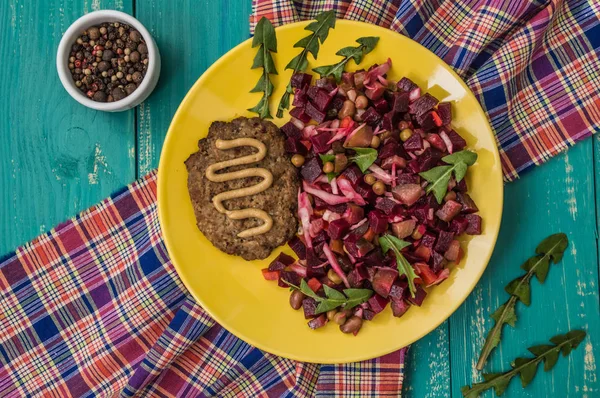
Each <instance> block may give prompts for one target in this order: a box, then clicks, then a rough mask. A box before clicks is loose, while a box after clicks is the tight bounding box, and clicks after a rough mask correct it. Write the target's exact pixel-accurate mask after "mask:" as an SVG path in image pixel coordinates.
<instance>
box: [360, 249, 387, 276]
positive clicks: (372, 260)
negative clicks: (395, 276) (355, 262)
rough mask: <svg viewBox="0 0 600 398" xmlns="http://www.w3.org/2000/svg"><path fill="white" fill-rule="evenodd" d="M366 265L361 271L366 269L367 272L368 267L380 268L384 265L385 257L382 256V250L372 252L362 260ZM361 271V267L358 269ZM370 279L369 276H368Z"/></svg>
mask: <svg viewBox="0 0 600 398" xmlns="http://www.w3.org/2000/svg"><path fill="white" fill-rule="evenodd" d="M362 260H363V261H364V264H365V265H363V267H362V268H360V269H361V271H362V270H363V269H364V270H365V272H366V266H369V267H379V266H381V265H382V264H383V255H382V254H381V250H372V251H370V252H369V254H367V255H366V256H364V257H363V258H362ZM357 269H359V267H357ZM367 277H368V276H367Z"/></svg>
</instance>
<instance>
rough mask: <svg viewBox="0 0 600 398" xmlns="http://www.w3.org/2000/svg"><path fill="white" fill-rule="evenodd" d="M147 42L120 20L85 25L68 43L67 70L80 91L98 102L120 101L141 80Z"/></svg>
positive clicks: (145, 59) (144, 67)
mask: <svg viewBox="0 0 600 398" xmlns="http://www.w3.org/2000/svg"><path fill="white" fill-rule="evenodd" d="M148 63H149V59H148V45H147V44H146V41H145V40H144V38H143V37H142V35H141V33H140V32H138V31H137V30H135V29H134V28H132V27H131V26H129V25H127V24H124V23H120V22H111V23H108V22H105V23H102V24H100V25H96V26H92V27H90V28H88V29H87V30H86V31H84V32H83V34H82V35H81V36H80V37H79V38H77V40H76V42H75V43H73V45H72V46H71V54H70V57H69V70H70V71H71V75H72V77H73V81H74V82H75V85H76V86H77V88H79V90H81V92H82V93H84V94H85V95H86V96H87V97H88V98H90V99H92V100H94V101H98V102H113V101H119V100H122V99H123V98H125V97H127V96H128V95H131V94H132V93H133V92H134V91H135V90H136V89H137V88H138V87H139V86H140V84H141V83H142V81H143V80H144V77H145V76H146V71H147V69H148Z"/></svg>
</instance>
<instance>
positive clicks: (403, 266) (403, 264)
mask: <svg viewBox="0 0 600 398" xmlns="http://www.w3.org/2000/svg"><path fill="white" fill-rule="evenodd" d="M379 245H380V246H381V250H382V251H383V254H385V253H387V252H388V251H389V250H392V251H393V252H394V255H395V256H396V266H397V267H398V274H399V275H400V276H402V275H405V276H406V279H407V280H408V289H409V290H410V295H411V297H415V292H416V291H417V288H416V286H415V278H417V274H416V273H415V270H414V268H413V267H412V265H410V263H409V262H408V260H407V259H406V258H405V257H404V256H403V255H402V253H400V250H402V249H404V248H405V247H407V246H410V245H411V244H410V243H409V242H406V241H404V240H402V239H398V238H396V237H395V236H393V235H390V234H385V235H382V236H381V237H380V238H379Z"/></svg>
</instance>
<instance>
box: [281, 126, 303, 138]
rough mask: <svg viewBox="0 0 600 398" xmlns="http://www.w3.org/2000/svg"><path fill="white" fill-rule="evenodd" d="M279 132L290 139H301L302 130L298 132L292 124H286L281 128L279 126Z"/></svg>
mask: <svg viewBox="0 0 600 398" xmlns="http://www.w3.org/2000/svg"><path fill="white" fill-rule="evenodd" d="M281 131H283V133H284V134H285V135H286V136H287V137H290V138H295V139H297V140H300V139H301V138H302V130H300V129H299V128H298V127H296V125H295V124H294V123H292V122H287V123H286V124H284V125H283V126H281Z"/></svg>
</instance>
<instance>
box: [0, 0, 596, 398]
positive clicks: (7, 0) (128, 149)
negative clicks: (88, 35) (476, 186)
mask: <svg viewBox="0 0 600 398" xmlns="http://www.w3.org/2000/svg"><path fill="white" fill-rule="evenodd" d="M97 9H119V10H122V11H125V12H127V13H130V14H132V15H134V16H136V17H137V18H138V19H140V20H141V22H142V23H143V24H145V25H146V27H147V28H148V29H149V30H150V31H151V33H152V34H153V35H154V37H155V39H156V41H157V43H158V46H159V47H160V51H161V54H162V62H163V70H162V75H161V79H160V82H159V84H158V86H157V88H156V90H155V91H154V93H153V94H152V96H151V97H150V98H149V99H148V100H147V101H146V102H145V103H143V104H142V105H141V106H139V107H138V108H137V109H135V110H131V111H128V112H123V113H118V114H109V113H102V112H96V111H92V110H89V109H87V108H84V107H82V106H80V105H79V104H77V103H76V102H75V101H74V100H72V99H71V98H70V97H69V96H68V95H67V93H66V92H65V91H64V89H63V88H62V86H61V84H60V82H59V80H58V76H57V73H56V70H55V68H54V64H55V52H56V49H57V46H58V42H59V40H60V38H61V35H62V33H63V32H64V31H65V30H66V29H67V27H68V26H69V25H70V24H71V23H72V22H73V21H74V20H75V19H77V18H78V17H79V16H81V15H82V14H83V13H86V12H89V11H92V10H97ZM250 11H251V10H250V1H249V0H219V1H217V0H179V1H173V0H68V1H67V0H38V1H36V0H4V1H3V2H2V3H1V4H0V51H1V57H0V87H1V92H2V93H1V95H0V253H5V252H8V251H10V250H13V249H14V248H15V247H17V246H18V245H20V244H23V243H25V242H26V241H28V240H30V239H32V238H33V237H35V236H36V235H38V234H39V233H42V232H45V231H47V230H49V229H50V228H52V227H53V226H54V225H55V224H57V223H59V222H61V221H63V220H65V219H66V218H68V217H71V216H73V215H75V214H76V213H78V212H79V211H81V210H83V209H85V208H87V207H88V206H90V205H92V204H94V203H96V202H98V201H100V200H101V199H103V198H104V197H106V196H108V195H109V194H111V193H112V192H113V191H115V190H116V189H118V188H120V187H122V186H123V185H125V184H127V183H130V182H132V181H133V180H135V179H136V178H138V177H140V176H143V175H144V174H146V173H148V172H149V171H150V170H152V169H154V168H155V167H157V165H158V160H159V155H160V150H161V145H162V142H163V139H164V137H165V133H166V131H167V128H168V126H169V123H170V121H171V117H172V116H173V114H174V112H175V110H176V109H177V106H178V105H179V102H180V101H181V100H182V98H183V97H184V95H185V93H186V92H187V90H188V89H189V88H190V87H191V85H192V84H193V83H194V81H195V80H196V79H197V78H198V77H199V76H200V74H202V72H203V71H204V70H205V69H206V68H207V67H208V66H209V65H210V64H211V63H213V62H214V61H215V60H216V59H217V58H219V57H220V56H221V55H222V54H223V53H225V52H226V51H228V50H229V49H230V48H232V47H233V46H235V45H236V44H238V43H239V42H241V41H242V40H244V39H246V38H248V35H249V33H248V16H249V15H250ZM599 177H600V137H595V138H594V139H588V140H587V141H584V142H582V143H580V144H578V145H577V146H575V147H574V148H573V149H571V150H570V151H569V152H568V153H566V154H562V155H559V156H557V157H556V158H554V159H553V160H551V161H549V162H548V163H547V164H546V165H544V166H542V167H539V168H536V169H535V170H533V171H530V172H528V173H526V174H525V175H524V176H522V178H521V179H520V180H518V181H516V182H514V183H511V184H509V185H507V186H506V190H505V205H504V218H503V221H502V222H503V224H502V228H501V231H500V238H499V240H498V244H497V246H496V250H495V252H494V255H493V258H492V260H491V262H490V264H489V266H488V268H487V271H486V272H485V274H484V276H483V278H482V279H481V281H480V282H479V284H478V285H477V287H476V288H475V290H474V292H473V293H472V294H471V295H470V296H469V298H468V299H467V301H466V302H465V303H464V304H463V305H462V306H461V307H460V308H459V309H458V311H457V312H456V313H455V314H454V315H453V316H452V317H451V318H450V319H449V320H448V321H446V322H444V323H443V324H442V325H441V326H440V327H439V328H437V329H436V330H435V331H433V332H432V333H430V334H429V335H428V336H426V337H425V338H423V339H422V340H420V341H419V342H417V343H416V344H414V345H413V347H412V348H411V350H410V354H409V359H408V361H409V362H408V367H407V377H406V382H405V392H406V396H408V397H459V396H461V394H460V387H461V386H463V385H465V384H467V383H471V382H472V380H476V379H477V378H478V377H479V376H478V373H477V372H476V371H475V370H474V368H475V362H476V360H477V355H478V353H479V350H480V348H481V346H482V344H483V340H484V338H485V334H486V333H487V330H488V329H489V327H490V325H491V321H490V318H489V314H490V313H491V311H493V310H494V309H495V308H497V307H498V306H499V305H500V304H501V303H503V302H504V301H505V300H506V298H507V295H506V293H505V292H504V289H503V288H504V285H505V284H506V283H508V282H509V281H511V280H512V279H513V278H515V277H517V276H519V275H521V270H520V269H519V266H520V265H521V263H522V262H523V261H524V260H525V259H526V258H527V257H528V256H530V255H531V254H532V253H533V250H534V248H535V246H536V245H537V243H538V242H539V241H540V240H541V239H542V238H544V237H546V236H547V235H549V234H550V233H554V232H560V231H564V232H566V233H567V234H568V236H569V240H570V246H569V248H568V250H567V253H566V255H565V258H564V260H563V261H562V263H561V264H559V265H558V266H552V269H551V270H550V274H549V276H548V279H547V281H546V283H545V284H544V285H543V286H541V285H540V284H539V283H538V282H537V281H534V282H533V283H532V291H533V292H532V296H533V297H532V301H533V302H532V304H531V307H530V308H528V309H525V308H524V307H523V306H520V307H519V308H518V312H519V321H518V323H517V327H516V328H515V329H511V328H505V331H504V336H505V337H504V339H503V341H502V343H501V345H500V348H499V349H498V350H497V351H496V352H494V353H493V355H492V357H491V358H492V359H491V361H490V362H489V363H488V365H487V367H486V369H487V370H492V371H500V370H505V369H507V368H508V362H509V361H510V360H512V359H513V358H515V357H516V356H518V355H523V354H526V347H528V346H531V345H535V344H541V343H545V342H546V341H547V340H548V339H549V338H550V337H552V336H553V335H555V334H557V333H564V332H567V331H568V330H570V329H575V328H583V329H585V330H587V332H588V337H587V338H586V340H585V341H584V343H583V344H582V346H581V347H580V348H578V349H577V350H576V351H575V352H573V354H571V355H570V356H569V357H568V358H561V359H560V360H559V362H558V364H557V365H556V367H555V368H554V369H553V370H552V372H551V373H547V374H542V373H543V372H541V370H540V372H539V374H538V375H537V376H536V378H535V380H534V381H533V382H532V384H531V385H530V386H529V387H528V388H527V389H525V390H523V389H521V387H520V383H519V382H518V381H516V380H513V382H512V383H511V385H510V387H509V389H508V391H507V396H518V397H567V396H569V397H598V396H600V380H599V378H598V370H597V366H598V365H596V358H597V357H598V356H600V352H599V349H600V346H599V344H600V319H599V300H598V297H599V294H598V273H599V268H598V267H599V263H598V249H599V246H598V233H597V231H598V225H599V223H600V217H599V212H600V181H599V180H600V178H599ZM486 396H489V397H491V396H492V393H491V392H488V393H487V394H486Z"/></svg>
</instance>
